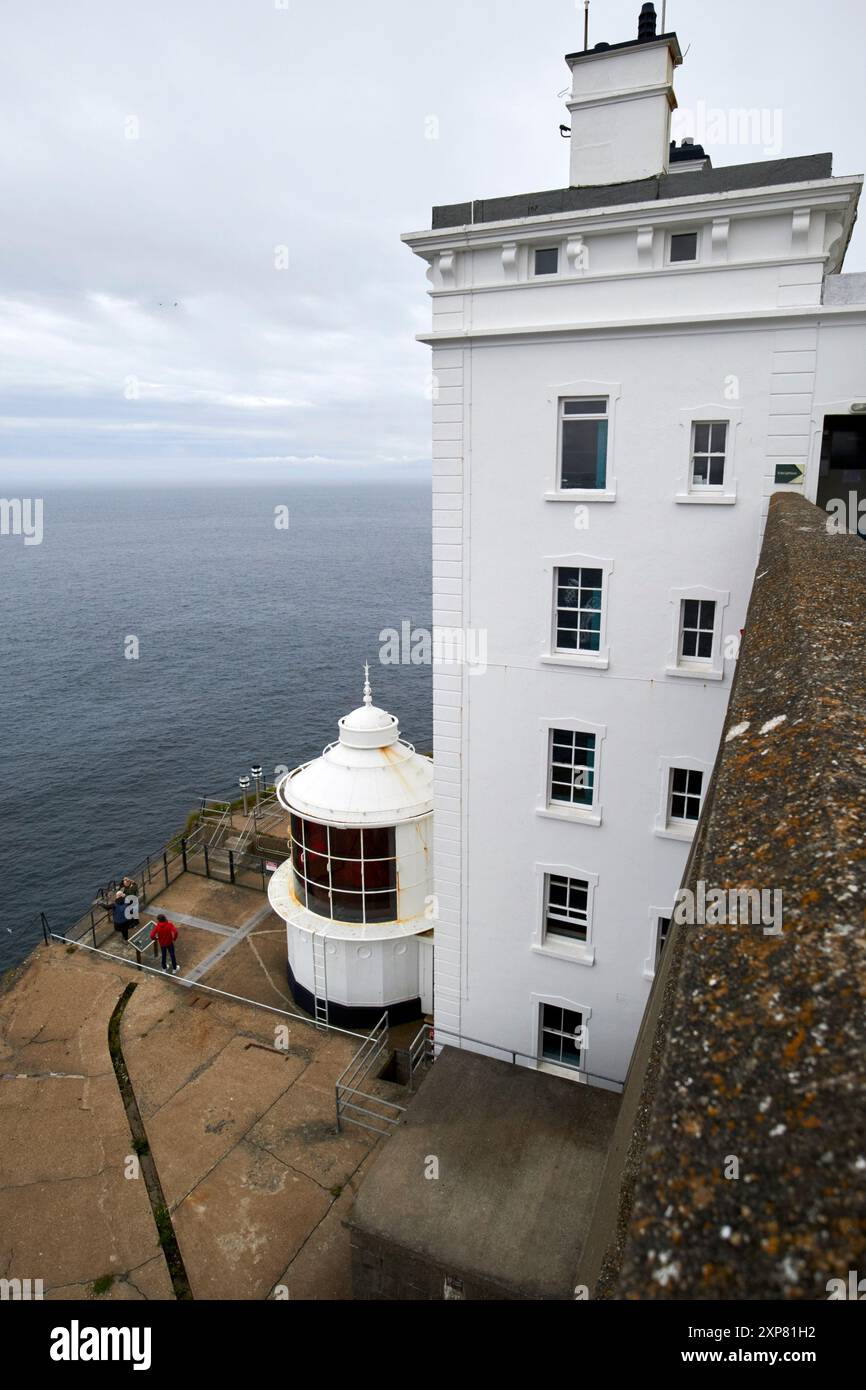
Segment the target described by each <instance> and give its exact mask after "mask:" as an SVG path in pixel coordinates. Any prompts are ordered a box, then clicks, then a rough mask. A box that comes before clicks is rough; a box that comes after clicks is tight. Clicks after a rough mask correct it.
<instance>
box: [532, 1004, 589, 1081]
mask: <svg viewBox="0 0 866 1390" xmlns="http://www.w3.org/2000/svg"><path fill="white" fill-rule="evenodd" d="M582 1033H583V1015H582V1014H579V1013H577V1012H576V1010H574V1009H562V1008H560V1007H559V1005H558V1004H542V1006H541V1056H542V1057H543V1058H544V1060H545V1061H546V1062H555V1063H556V1065H557V1066H559V1067H574V1068H575V1069H576V1070H580V1061H581V1051H582V1042H583V1038H582Z"/></svg>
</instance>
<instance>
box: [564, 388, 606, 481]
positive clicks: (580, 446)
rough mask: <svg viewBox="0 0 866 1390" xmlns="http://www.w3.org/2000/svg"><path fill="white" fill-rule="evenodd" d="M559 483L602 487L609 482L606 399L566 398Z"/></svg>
mask: <svg viewBox="0 0 866 1390" xmlns="http://www.w3.org/2000/svg"><path fill="white" fill-rule="evenodd" d="M559 434H560V456H559V486H560V487H561V488H563V489H568V488H586V489H590V490H592V491H596V490H603V489H604V486H605V483H606V481H607V401H606V400H604V399H597V400H571V401H568V400H563V401H562V402H561V403H560V416H559Z"/></svg>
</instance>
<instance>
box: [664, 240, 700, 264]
mask: <svg viewBox="0 0 866 1390" xmlns="http://www.w3.org/2000/svg"><path fill="white" fill-rule="evenodd" d="M670 258H671V263H672V264H673V263H676V262H677V261H696V260H697V259H698V234H697V232H673V233H672V235H671V255H670Z"/></svg>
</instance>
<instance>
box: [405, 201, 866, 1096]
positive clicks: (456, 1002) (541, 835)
mask: <svg viewBox="0 0 866 1390" xmlns="http://www.w3.org/2000/svg"><path fill="white" fill-rule="evenodd" d="M860 182H861V181H860V180H858V179H828V180H820V181H813V182H812V183H810V184H808V185H798V186H786V187H775V188H768V189H757V190H750V191H748V192H745V193H744V192H739V193H737V194H714V195H712V196H705V197H702V198H696V197H688V198H680V199H675V200H669V201H667V202H664V203H662V202H659V203H653V204H644V205H642V206H632V207H618V208H615V209H612V210H609V211H607V212H605V211H603V210H597V211H595V212H592V211H590V212H585V213H582V214H577V213H574V214H559V215H557V216H555V217H537V218H525V219H520V220H517V221H514V222H511V223H500V224H491V225H474V226H471V227H463V228H455V229H446V230H442V231H438V232H435V233H433V232H422V233H416V234H414V235H412V236H409V237H407V238H406V240H407V241H408V242H409V244H410V245H411V246H412V249H413V250H415V251H416V252H417V254H419V255H420V256H422V257H423V258H424V259H425V260H427V261H428V262H429V263H430V266H431V285H432V307H433V331H432V333H431V334H430V335H429V336H428V337H427V338H426V339H425V341H428V342H429V343H430V344H431V346H432V348H433V372H434V376H435V378H436V380H437V382H438V394H437V397H436V399H435V401H434V406H433V473H434V478H433V490H434V518H433V519H434V547H433V575H434V580H433V583H434V623H437V624H441V625H443V626H449V627H459V626H461V625H462V626H465V627H467V628H476V629H484V630H485V631H486V633H487V640H488V665H487V669H486V671H485V672H483V673H481V672H470V671H468V670H466V669H464V668H460V667H442V668H439V669H438V670H436V671H435V673H434V749H435V763H434V766H435V836H436V893H437V898H438V904H439V918H438V920H437V924H436V955H435V990H436V1022H437V1027H438V1028H439V1029H440V1030H441V1032H440V1037H442V1038H443V1039H445V1038H447V1037H449V1036H452V1037H453V1035H455V1034H456V1035H460V1036H462V1037H463V1038H464V1039H478V1040H481V1041H482V1042H483V1043H485V1044H488V1045H493V1046H495V1047H498V1048H502V1049H515V1050H517V1051H519V1052H524V1053H527V1054H530V1055H535V1054H536V1052H537V1047H538V1009H539V1005H540V1003H541V1002H543V1001H545V1000H546V1001H547V1002H550V1003H560V1004H565V1005H566V1006H567V1007H571V1008H574V1009H577V1010H579V1011H581V1012H582V1013H583V1014H584V1015H585V1017H586V1018H588V1020H589V1045H588V1048H587V1051H586V1057H585V1065H586V1067H587V1069H588V1071H589V1072H590V1073H592V1074H593V1075H595V1076H596V1077H601V1078H608V1079H610V1080H612V1081H614V1082H621V1081H622V1080H623V1078H624V1076H625V1072H626V1068H627V1065H628V1060H629V1057H630V1054H631V1050H632V1046H633V1043H634V1039H635V1035H636V1032H637V1028H638V1025H639V1022H640V1018H641V1015H642V1012H643V1009H644V1005H645V1002H646V997H647V993H648V989H649V981H648V978H647V976H648V974H650V973H651V965H652V958H653V940H652V935H651V915H652V913H653V911H664V909H665V908H666V907H668V906H670V905H672V902H673V897H674V894H675V891H676V888H677V887H678V885H679V883H680V881H681V877H682V872H683V868H684V865H685V860H686V857H687V853H688V847H689V846H688V842H687V841H685V840H683V839H679V838H671V837H668V836H665V835H663V834H662V835H660V834H659V833H658V822H659V818H660V814H661V810H662V804H661V803H662V784H663V772H664V769H665V768H667V767H668V766H669V765H670V764H671V763H673V764H676V765H691V766H701V767H704V768H706V769H709V768H710V767H711V766H712V763H713V761H714V758H715V755H716V751H717V745H718V739H719V735H720V731H721V727H722V722H723V719H724V713H725V709H726V705H727V700H728V697H729V693H730V683H731V678H732V674H733V669H734V668H733V662H732V661H726V662H725V661H720V662H719V666H718V670H717V671H716V672H715V673H714V674H715V675H716V676H717V677H718V679H707V680H697V679H691V678H684V677H682V676H679V675H672V674H671V673H670V671H669V669H668V668H669V666H670V664H671V650H672V646H673V642H674V624H675V615H676V609H675V604H674V600H675V599H676V598H677V592H676V591H683V590H684V591H687V592H688V591H690V590H693V589H703V590H707V591H711V592H712V593H713V594H714V595H718V596H719V601H720V602H722V601H723V602H724V605H725V606H724V611H723V621H722V633H723V635H728V636H736V635H737V634H738V633H739V630H740V628H741V627H742V626H743V623H744V620H745V614H746V609H747V604H748V598H749V594H750V590H751V586H752V581H753V577H754V572H755V561H756V558H757V554H758V548H759V544H760V538H761V532H762V525H763V520H764V517H765V515H766V509H767V505H768V500H769V497H770V495H771V493H772V491H773V490H774V488H775V482H774V474H775V467H776V464H777V463H779V462H783V461H784V462H798V463H801V464H803V465H804V467H806V468H807V470H808V473H807V480H806V493H807V495H809V496H814V492H815V479H816V475H817V453H816V450H817V447H818V445H819V442H820V426H821V421H822V419H823V411H822V409H821V408H820V402H822V401H824V402H826V401H833V400H838V399H841V398H846V397H847V398H851V397H856V398H858V399H866V379H864V369H863V365H862V364H863V362H864V361H866V353H864V348H866V313H864V307H863V306H857V305H847V306H844V307H842V306H839V307H835V306H834V307H829V306H822V305H821V283H822V278H823V276H824V274H825V272H828V271H829V272H832V271H834V270H837V269H838V268H839V265H840V263H841V257H842V254H843V251H844V245H845V241H846V237H847V232H848V229H849V228H850V225H851V219H852V215H853V209H854V206H855V204H856V199H857V196H858V195H859V187H860ZM690 229H694V230H697V231H698V232H699V258H698V261H697V263H695V264H693V265H691V264H690V265H685V266H670V265H669V264H668V263H667V248H668V238H669V236H670V233H671V231H674V230H690ZM553 244H556V245H558V246H559V247H560V271H559V274H558V275H557V276H556V277H555V278H553V279H549V280H548V279H546V280H545V281H544V282H543V283H542V282H541V281H539V280H536V279H535V278H534V277H533V275H532V256H531V250H532V248H533V246H536V245H540V246H546V245H553ZM584 252H585V254H584ZM596 393H598V394H605V395H607V396H608V397H609V398H610V400H611V402H612V406H613V409H614V412H615V413H614V414H613V416H612V421H611V445H610V449H609V454H608V471H609V475H612V476H613V478H614V479H615V486H614V485H612V484H610V483H609V487H608V491H609V493H610V494H611V496H610V500H607V501H589V500H587V502H586V505H587V507H588V516H589V528H588V529H585V530H584V529H581V530H577V529H575V499H573V498H572V499H568V500H561V499H557V500H551V499H550V497H549V494H551V493H555V492H556V467H557V459H556V434H557V426H556V419H557V399H558V397H559V396H560V395H588V394H596ZM692 418H698V419H718V418H726V419H728V420H729V421H730V430H731V435H732V439H733V442H734V449H733V458H732V472H731V475H730V477H729V479H728V480H726V481H729V482H730V483H732V484H735V486H732V487H730V488H729V489H727V491H728V492H729V495H728V496H727V497H725V498H724V499H723V500H722V501H721V502H718V503H715V504H709V503H703V502H701V503H695V502H684V501H682V500H678V494H679V495H680V496H681V495H682V493H683V492H684V491H685V487H684V479H685V475H686V466H687V458H688V446H689V440H690V430H689V423H690V421H691V419H692ZM581 500H583V499H581ZM577 556H582V557H585V561H584V562H585V563H592V562H593V560H592V559H591V558H590V557H594V560H595V561H597V562H598V563H599V564H600V565H603V566H604V567H605V569H606V570H608V571H609V588H608V602H607V615H606V616H607V630H606V646H607V647H608V662H607V665H606V667H598V666H597V667H595V668H591V667H587V666H583V665H578V664H575V663H569V662H567V661H566V662H557V663H551V662H549V661H546V660H545V655H546V654H548V653H549V634H550V624H551V615H552V570H553V567H554V566H555V564H556V563H557V562H558V563H569V557H577ZM568 720H571V721H581V722H584V723H587V724H591V725H593V726H596V727H597V728H598V730H599V733H600V734H603V742H602V744H601V749H602V751H601V760H600V769H599V800H600V803H601V808H602V809H601V819H600V823H599V824H589V823H587V822H586V820H585V819H583V820H579V819H578V820H569V819H563V818H561V817H549V816H544V815H540V814H539V804H540V803H541V801H542V800H543V795H544V788H545V751H546V744H545V736H544V729H545V728H546V726H547V724H548V723H550V724H553V725H556V724H557V723H559V722H562V721H568ZM545 866H556V871H562V870H563V869H567V868H571V869H573V871H574V874H575V876H577V877H585V878H589V879H590V880H591V881H592V882H593V883H594V884H595V890H594V898H595V903H594V909H595V910H594V922H593V936H592V941H591V943H590V948H589V949H587V950H578V951H575V950H574V949H568V948H565V949H562V948H559V947H557V949H556V950H550V949H544V948H543V947H542V945H541V941H540V928H541V892H540V881H541V874H542V873H543V871H544V867H545ZM768 886H770V885H768ZM648 967H649V968H648Z"/></svg>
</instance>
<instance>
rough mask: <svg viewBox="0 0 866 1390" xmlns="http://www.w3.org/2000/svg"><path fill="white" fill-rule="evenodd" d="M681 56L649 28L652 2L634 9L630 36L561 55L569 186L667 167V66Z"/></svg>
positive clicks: (670, 97) (673, 39)
mask: <svg viewBox="0 0 866 1390" xmlns="http://www.w3.org/2000/svg"><path fill="white" fill-rule="evenodd" d="M682 60H683V55H682V53H681V52H680V46H679V43H678V41H677V36H676V34H666V35H660V34H658V33H657V32H656V11H655V5H653V4H645V5H644V6H643V8H642V10H641V12H640V19H639V20H638V33H637V38H636V39H628V40H626V41H625V42H624V43H614V44H607V43H597V44H596V45H595V47H594V48H591V49H589V50H588V51H587V50H584V51H583V52H580V53H569V54H568V56H567V57H566V60H565V61H566V62H567V63H568V65H569V67H570V68H571V77H572V92H571V99H570V101H569V102H568V109H569V111H570V112H571V141H570V142H569V143H570V149H571V174H570V183H571V186H572V188H580V187H588V186H592V185H598V184H615V183H629V182H631V181H633V180H638V179H649V178H655V177H657V175H659V174H665V173H667V170H668V159H669V150H670V139H671V111H672V110H674V108H675V107H676V104H677V101H676V97H675V96H674V86H673V82H674V69H675V68H676V67H678V65H679V64H680V63H681V62H682Z"/></svg>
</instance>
